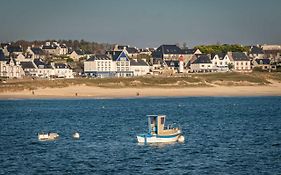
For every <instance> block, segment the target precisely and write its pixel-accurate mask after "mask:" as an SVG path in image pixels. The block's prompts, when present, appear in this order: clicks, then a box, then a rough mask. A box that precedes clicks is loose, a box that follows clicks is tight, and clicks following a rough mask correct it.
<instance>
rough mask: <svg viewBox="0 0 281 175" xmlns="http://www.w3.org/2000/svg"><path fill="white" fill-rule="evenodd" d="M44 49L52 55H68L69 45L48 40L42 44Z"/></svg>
mask: <svg viewBox="0 0 281 175" xmlns="http://www.w3.org/2000/svg"><path fill="white" fill-rule="evenodd" d="M42 50H44V51H45V52H46V53H48V54H50V55H67V54H68V47H67V46H66V45H65V44H59V43H57V42H52V43H51V42H46V44H45V45H43V46H42Z"/></svg>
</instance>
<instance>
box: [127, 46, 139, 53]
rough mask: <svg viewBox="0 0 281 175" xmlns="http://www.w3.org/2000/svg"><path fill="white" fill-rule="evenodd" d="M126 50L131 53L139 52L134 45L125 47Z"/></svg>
mask: <svg viewBox="0 0 281 175" xmlns="http://www.w3.org/2000/svg"><path fill="white" fill-rule="evenodd" d="M126 50H127V52H128V53H131V54H132V53H138V52H139V51H138V49H137V48H135V47H128V48H126Z"/></svg>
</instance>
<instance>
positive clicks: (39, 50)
mask: <svg viewBox="0 0 281 175" xmlns="http://www.w3.org/2000/svg"><path fill="white" fill-rule="evenodd" d="M31 50H32V52H33V53H34V54H35V55H43V53H44V51H43V50H42V49H41V48H38V47H33V48H31Z"/></svg>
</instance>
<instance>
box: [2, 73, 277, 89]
mask: <svg viewBox="0 0 281 175" xmlns="http://www.w3.org/2000/svg"><path fill="white" fill-rule="evenodd" d="M271 80H274V81H278V82H281V73H280V72H271V73H269V72H263V73H261V72H253V73H236V72H230V73H208V74H182V75H181V76H146V77H131V78H75V79H54V80H47V79H35V80H32V79H21V80H18V79H11V80H9V79H8V80H6V81H2V82H0V92H4V91H20V90H24V89H27V90H35V89H37V88H55V87H56V88H62V87H68V86H72V85H86V86H95V87H105V88H125V87H129V88H133V87H138V88H145V87H161V88H170V87H176V88H183V87H208V86H217V85H222V86H256V85H268V84H270V81H271Z"/></svg>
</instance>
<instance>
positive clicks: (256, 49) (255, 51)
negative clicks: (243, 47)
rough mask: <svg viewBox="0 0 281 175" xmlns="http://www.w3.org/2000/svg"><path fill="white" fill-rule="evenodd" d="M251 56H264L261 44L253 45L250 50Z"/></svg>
mask: <svg viewBox="0 0 281 175" xmlns="http://www.w3.org/2000/svg"><path fill="white" fill-rule="evenodd" d="M249 57H251V58H253V59H262V58H264V51H263V50H262V48H261V47H259V46H251V47H250V50H249Z"/></svg>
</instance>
